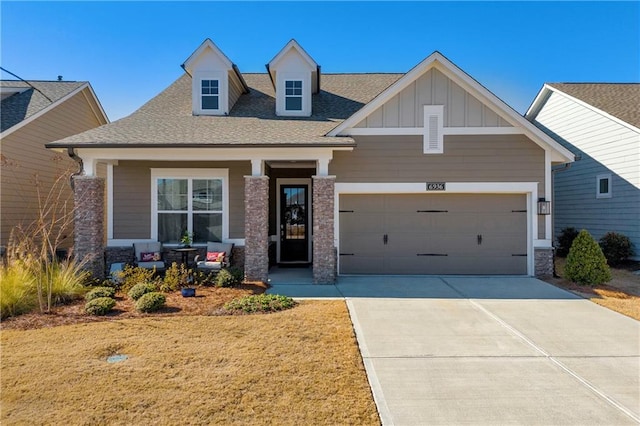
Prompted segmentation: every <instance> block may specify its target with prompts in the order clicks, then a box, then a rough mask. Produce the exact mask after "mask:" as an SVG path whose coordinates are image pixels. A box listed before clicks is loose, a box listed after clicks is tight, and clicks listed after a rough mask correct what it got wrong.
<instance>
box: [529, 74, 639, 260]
mask: <svg viewBox="0 0 640 426" xmlns="http://www.w3.org/2000/svg"><path fill="white" fill-rule="evenodd" d="M526 117H527V119H529V120H530V121H531V122H533V123H534V124H535V125H536V126H538V127H539V128H540V129H542V130H543V131H544V132H546V133H547V134H549V135H550V136H551V137H553V138H554V139H555V140H556V141H558V142H559V143H560V144H562V145H563V146H564V147H566V148H568V149H569V150H570V151H572V152H573V153H574V154H575V155H576V160H579V161H576V162H574V163H571V164H570V167H569V168H568V169H564V168H558V169H556V170H555V173H553V175H554V181H553V185H554V196H555V202H554V203H553V205H554V206H555V212H554V232H555V234H556V235H558V233H559V232H560V231H561V230H562V229H563V228H565V227H568V226H572V227H575V228H576V229H587V230H588V231H589V232H590V233H591V234H592V235H593V237H594V238H596V239H599V238H600V237H602V236H603V235H604V234H605V233H607V232H609V231H615V232H619V233H622V234H624V235H626V236H627V237H629V238H630V239H631V242H632V243H633V244H634V246H635V247H634V248H635V251H636V259H638V258H640V84H639V83H547V84H545V85H544V86H543V88H542V89H541V90H540V92H539V93H538V95H537V96H536V98H535V100H534V101H533V103H532V105H531V107H530V108H529V110H528V111H527V113H526Z"/></svg>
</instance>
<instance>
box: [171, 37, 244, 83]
mask: <svg viewBox="0 0 640 426" xmlns="http://www.w3.org/2000/svg"><path fill="white" fill-rule="evenodd" d="M207 47H209V48H211V50H213V52H214V53H215V54H216V55H218V56H219V57H220V58H221V59H222V62H223V63H224V65H225V66H226V67H227V68H228V69H231V68H233V62H231V60H230V59H229V58H228V57H227V55H225V54H224V52H222V50H220V49H219V48H218V46H216V44H215V43H214V42H213V41H211V39H209V38H208V39H206V40H205V41H203V42H202V44H201V45H200V46H198V48H197V49H196V50H195V51H194V52H193V53H192V54H191V55H190V56H189V57H188V58H187V60H186V61H184V63H183V64H182V68H184V70H185V71H187V73H189V75H191V72H190V69H191V64H192V63H193V61H195V60H196V59H197V58H199V57H200V55H202V54H203V53H204V51H205V49H206V48H207Z"/></svg>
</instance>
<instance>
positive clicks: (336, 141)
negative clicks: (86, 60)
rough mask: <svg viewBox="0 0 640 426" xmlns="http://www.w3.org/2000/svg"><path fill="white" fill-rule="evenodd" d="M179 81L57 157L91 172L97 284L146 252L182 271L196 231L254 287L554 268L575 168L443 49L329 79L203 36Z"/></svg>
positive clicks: (86, 202) (88, 198)
mask: <svg viewBox="0 0 640 426" xmlns="http://www.w3.org/2000/svg"><path fill="white" fill-rule="evenodd" d="M265 59H268V57H267V58H265ZM182 67H183V69H184V70H185V73H184V75H182V76H181V77H180V78H178V79H177V80H176V81H175V82H174V83H173V84H171V85H170V86H169V87H168V88H167V89H165V90H164V91H162V92H161V93H160V94H159V95H157V96H156V97H155V98H153V99H151V100H150V101H149V102H147V103H146V104H145V105H143V106H142V107H141V108H140V109H138V110H137V111H136V112H134V113H133V114H131V115H130V116H128V117H125V118H123V119H121V120H118V121H115V122H113V123H110V124H108V125H105V126H101V127H99V128H97V129H93V130H89V131H87V132H84V133H81V134H79V135H75V136H72V137H69V138H65V139H62V140H59V141H56V142H52V143H50V144H48V145H47V146H48V147H49V148H52V149H57V150H65V151H66V150H70V152H71V153H72V154H73V155H76V156H77V157H79V158H81V159H82V163H83V167H84V175H83V176H78V177H76V178H75V180H76V182H75V184H76V185H75V186H76V193H75V196H76V199H82V200H83V202H82V203H79V205H82V206H83V207H82V209H81V210H80V211H79V212H78V221H76V246H75V247H76V254H79V255H92V256H94V257H93V259H94V260H95V262H94V263H93V264H92V265H91V267H92V269H93V270H94V272H95V273H97V274H102V273H104V264H103V263H102V262H103V253H105V252H106V260H107V264H109V263H111V262H116V261H121V260H120V259H123V258H124V259H127V258H130V257H131V245H132V243H133V242H135V241H160V242H162V243H163V245H164V248H165V256H166V257H168V256H171V250H170V249H171V248H172V247H176V246H177V245H178V244H179V240H180V237H181V235H182V234H183V233H184V232H185V231H187V232H192V233H194V234H195V237H194V245H195V246H196V247H199V248H200V250H205V248H204V247H206V245H205V243H206V242H207V241H224V242H230V243H234V244H235V248H234V255H233V256H234V262H237V263H239V264H241V265H244V270H245V276H246V278H247V279H252V280H263V281H264V280H266V279H267V277H268V270H269V267H270V265H272V264H289V265H292V264H293V265H296V264H302V265H310V266H311V267H312V268H313V277H314V281H315V282H316V283H330V282H333V281H335V279H336V276H337V275H338V274H516V275H544V274H549V273H550V272H551V271H552V263H553V262H552V248H551V217H550V216H549V215H546V214H544V213H546V212H548V207H549V203H548V200H550V199H551V197H552V194H551V192H552V190H551V168H552V166H553V165H556V164H562V163H566V162H569V161H572V159H573V155H572V154H571V153H570V152H569V151H568V150H566V149H565V148H563V147H562V146H561V145H559V144H558V143H557V142H556V141H554V140H553V139H552V138H550V137H549V136H548V135H546V134H545V133H544V132H542V131H540V130H539V129H538V128H537V127H535V126H534V125H533V124H531V123H530V122H529V121H527V120H526V119H525V118H524V117H523V116H522V115H520V114H518V113H517V112H516V111H514V110H513V109H512V108H511V107H509V106H508V105H507V104H505V103H504V102H503V101H502V100H500V99H499V98H497V97H496V96H495V95H494V94H493V93H491V92H490V91H489V90H487V89H486V88H485V87H484V86H482V85H481V84H479V83H478V82H477V81H476V80H474V79H473V78H472V77H470V76H469V75H468V74H466V73H465V72H464V71H462V70H461V69H460V68H458V67H457V66H456V65H455V64H453V63H452V62H451V61H449V60H448V59H447V58H445V57H444V56H443V55H442V54H440V53H439V52H434V53H432V54H431V55H429V56H428V57H427V58H426V59H424V60H423V61H422V62H420V63H419V64H417V65H416V66H415V67H414V68H412V69H411V70H410V71H408V72H407V73H406V74H377V73H363V74H327V73H321V69H320V66H319V65H318V64H317V63H316V62H315V61H314V59H313V58H312V57H311V56H310V55H309V54H308V53H307V52H306V51H305V50H304V49H303V48H302V47H301V46H300V45H299V44H298V43H297V42H296V41H295V40H291V41H290V42H289V43H287V44H286V45H285V46H284V48H282V49H281V50H280V51H279V52H278V53H277V54H276V55H275V56H274V57H273V58H272V59H271V60H270V61H269V62H268V65H267V72H266V73H262V74H255V73H247V74H243V73H241V72H240V71H239V69H238V67H237V66H236V65H235V64H234V63H233V62H232V61H231V60H230V59H229V58H228V57H227V56H226V55H225V54H224V53H223V52H222V51H221V50H220V49H219V48H218V47H217V46H216V45H215V44H214V43H213V42H212V41H211V40H209V39H207V40H205V41H204V42H203V43H202V44H201V45H200V46H199V47H198V48H197V49H196V50H195V51H194V52H193V54H192V55H191V56H189V58H187V60H186V61H185V62H184V64H183V65H182ZM100 165H105V166H106V175H107V177H106V179H101V178H100V177H99V176H97V175H96V170H98V167H99V166H100ZM104 191H106V194H107V195H106V200H107V203H106V205H105V203H103V202H102V197H101V194H103V193H104ZM541 199H542V200H545V199H546V201H541ZM540 208H542V211H540V210H539V209H540ZM105 209H106V217H107V231H106V232H107V235H106V241H107V244H106V247H104V246H103V245H102V238H103V236H102V234H101V232H102V228H101V227H100V226H97V225H96V224H95V220H92V219H91V217H92V215H93V217H101V215H102V213H101V212H102V211H103V210H105ZM123 253H125V254H124V255H122V254H123ZM126 253H129V254H126ZM119 256H120V257H119Z"/></svg>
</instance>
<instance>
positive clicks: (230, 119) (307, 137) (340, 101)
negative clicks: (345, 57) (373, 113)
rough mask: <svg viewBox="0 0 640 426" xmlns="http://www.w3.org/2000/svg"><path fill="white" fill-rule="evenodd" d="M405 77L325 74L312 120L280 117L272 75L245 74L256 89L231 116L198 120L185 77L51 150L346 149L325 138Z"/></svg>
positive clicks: (342, 140)
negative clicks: (119, 116) (129, 111)
mask: <svg viewBox="0 0 640 426" xmlns="http://www.w3.org/2000/svg"><path fill="white" fill-rule="evenodd" d="M402 75H403V74H323V75H322V90H321V92H320V93H319V94H317V95H314V96H313V106H312V111H313V115H312V116H311V117H295V118H294V117H278V116H276V114H275V110H276V106H275V92H274V88H273V85H272V83H271V80H270V79H269V75H268V74H266V73H264V74H251V73H247V74H244V73H243V77H244V79H245V81H246V82H247V85H248V86H249V88H250V91H249V93H248V94H243V95H241V96H240V99H239V100H238V101H237V102H236V104H235V105H234V106H233V108H232V109H231V111H230V112H229V115H228V116H194V115H193V114H192V101H191V77H190V76H189V75H188V74H184V75H183V76H182V77H180V78H178V79H177V80H176V81H175V82H174V83H173V84H171V85H170V86H169V87H168V88H167V89H165V90H164V91H162V92H161V93H160V94H158V95H157V96H156V97H155V98H153V99H151V100H150V101H149V102H147V103H146V104H144V105H143V106H142V107H141V108H140V109H138V110H137V111H135V112H134V113H133V114H131V115H130V116H128V117H125V118H123V119H120V120H117V121H114V122H112V123H110V124H106V125H104V126H101V127H98V128H96V129H92V130H88V131H86V132H83V133H80V134H78V135H74V136H70V137H68V138H65V139H63V140H61V141H57V142H54V143H52V144H48V145H47V146H76V147H77V146H102V147H109V146H129V147H133V146H199V145H218V146H219V145H245V146H252V145H272V146H274V145H290V144H297V145H314V146H315V145H329V146H332V145H341V144H351V143H352V142H353V140H352V139H351V138H344V137H339V138H337V137H325V136H324V135H325V134H326V133H327V132H329V131H330V130H331V129H333V128H334V127H335V126H337V125H338V123H340V122H341V121H343V120H345V119H346V118H348V117H349V116H351V115H352V114H353V113H355V112H356V111H357V110H359V109H360V108H362V106H364V105H365V104H366V103H367V102H369V101H371V99H373V98H374V97H375V96H376V95H378V94H379V93H380V92H382V91H383V90H384V89H386V88H387V87H389V86H390V85H391V84H392V83H394V82H395V81H396V80H398V78H400V77H401V76H402Z"/></svg>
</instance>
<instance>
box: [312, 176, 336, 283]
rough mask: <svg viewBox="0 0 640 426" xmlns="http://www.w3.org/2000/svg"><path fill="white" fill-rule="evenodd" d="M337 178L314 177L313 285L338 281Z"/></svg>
mask: <svg viewBox="0 0 640 426" xmlns="http://www.w3.org/2000/svg"><path fill="white" fill-rule="evenodd" d="M335 181H336V177H335V176H313V283H314V284H333V283H335V281H336V250H335V247H334V213H335V212H334V203H335V199H334V195H335Z"/></svg>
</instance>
